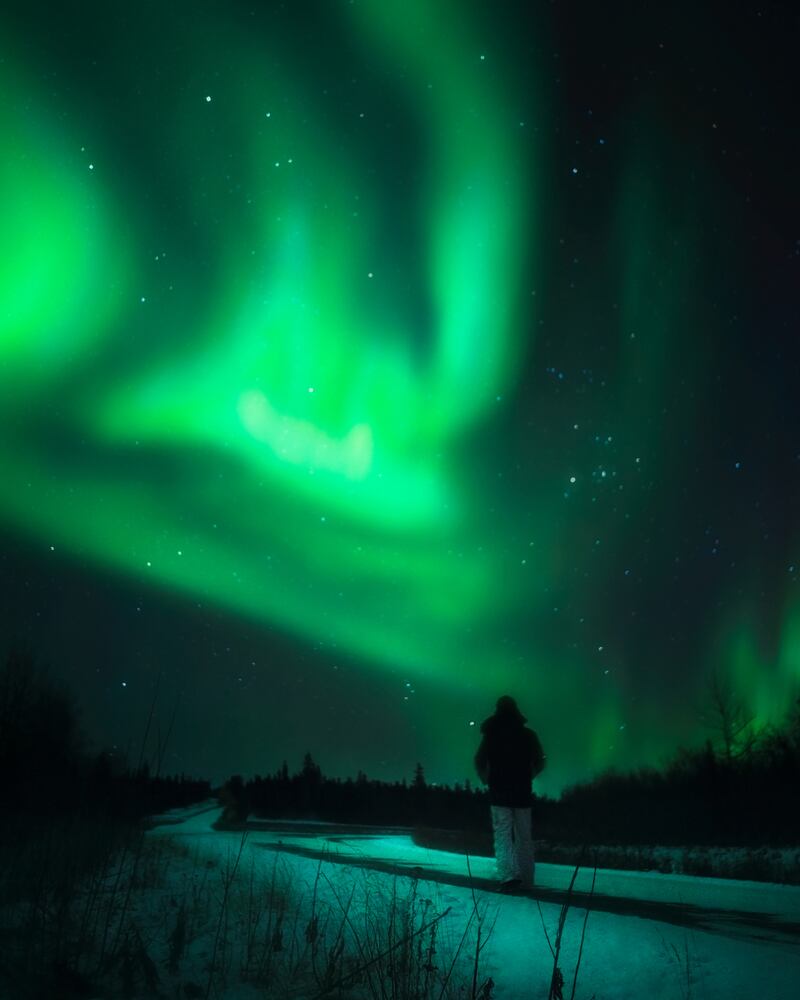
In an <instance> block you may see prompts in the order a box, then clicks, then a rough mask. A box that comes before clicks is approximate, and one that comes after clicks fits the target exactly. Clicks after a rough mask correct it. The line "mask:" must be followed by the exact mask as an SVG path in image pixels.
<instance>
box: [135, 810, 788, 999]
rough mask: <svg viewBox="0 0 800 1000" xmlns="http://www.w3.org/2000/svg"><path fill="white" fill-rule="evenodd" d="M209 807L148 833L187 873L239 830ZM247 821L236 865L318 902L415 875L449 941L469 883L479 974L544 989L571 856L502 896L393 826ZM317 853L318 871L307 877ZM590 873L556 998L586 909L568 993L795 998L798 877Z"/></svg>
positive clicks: (571, 917)
mask: <svg viewBox="0 0 800 1000" xmlns="http://www.w3.org/2000/svg"><path fill="white" fill-rule="evenodd" d="M218 815H219V810H216V809H210V810H207V811H201V812H197V811H195V812H194V813H193V814H192V815H181V814H177V815H172V816H171V817H169V820H168V825H164V826H159V827H157V828H155V829H154V830H153V831H152V832H151V833H150V834H149V835H148V836H150V837H154V838H155V837H158V838H167V839H168V840H169V841H172V842H173V843H174V844H175V845H183V847H184V848H188V850H184V851H183V855H184V856H185V857H186V858H188V857H189V856H191V859H192V860H191V864H192V866H193V871H196V870H197V868H198V865H200V867H202V865H203V864H205V863H209V862H210V863H215V864H217V865H218V866H219V868H220V870H223V869H224V868H225V867H226V866H227V869H228V870H230V866H231V859H232V858H234V857H235V856H236V854H237V852H238V851H239V848H240V844H241V834H239V833H235V832H219V831H215V830H213V829H212V824H213V823H214V821H215V820H216V819H217V817H218ZM254 827H257V828H253V829H250V830H249V832H248V837H247V840H246V842H245V845H244V848H243V850H242V855H241V860H240V868H239V871H240V873H244V872H250V873H251V876H249V877H252V873H261V874H262V875H263V876H264V877H268V875H269V872H271V871H274V870H276V867H277V864H278V863H279V864H280V866H281V871H282V872H284V873H285V875H286V877H287V878H288V881H289V884H290V885H291V886H292V888H293V890H294V891H295V892H296V893H297V894H298V895H299V896H302V898H303V899H304V900H306V901H310V899H311V897H312V894H313V892H314V886H315V882H316V883H317V900H318V902H324V901H327V902H329V903H330V904H331V905H335V901H336V897H337V896H338V897H339V899H341V898H346V897H347V896H348V895H349V893H350V892H351V890H353V889H354V887H355V886H356V885H358V886H359V887H361V888H362V889H365V892H360V893H358V894H357V895H355V896H354V899H369V898H371V899H373V900H375V899H387V898H390V896H391V892H392V885H393V884H394V883H395V882H396V881H397V882H399V883H403V884H406V885H410V884H411V883H412V881H413V880H414V879H416V880H417V888H418V892H419V894H420V895H421V896H422V897H424V898H426V899H430V900H431V911H430V912H431V913H441V912H443V911H444V910H446V909H447V908H448V907H450V911H449V913H448V914H447V916H445V917H444V918H443V920H442V921H441V925H442V939H441V940H442V943H444V940H445V937H446V936H447V935H450V938H451V939H452V940H458V938H459V937H460V935H461V933H462V931H463V928H464V926H465V925H466V923H467V921H468V920H469V916H470V914H471V912H472V911H473V907H474V901H473V890H474V891H475V894H476V895H475V899H476V900H477V901H478V902H479V904H480V906H481V907H482V908H484V907H485V927H489V926H490V925H492V924H493V925H494V926H493V931H492V934H491V938H490V939H489V942H488V944H487V945H486V948H485V950H484V951H483V953H482V956H481V960H482V962H481V980H483V979H485V978H486V977H487V976H491V977H492V979H493V980H494V983H495V988H494V993H493V994H492V996H493V997H494V998H496V1000H501V998H508V1000H519V998H521V997H543V998H546V997H547V992H548V986H549V982H550V977H551V974H552V969H553V957H552V954H551V945H552V944H553V943H554V940H555V937H556V931H557V926H558V921H559V915H560V913H561V911H562V906H563V904H564V902H565V900H566V899H567V891H566V890H567V888H568V886H569V883H570V879H571V878H572V874H573V870H572V869H571V868H567V867H565V866H560V865H549V864H539V865H538V866H537V870H536V882H537V885H536V888H535V889H534V891H533V892H532V893H530V894H520V895H517V896H512V897H506V896H501V895H498V894H497V893H495V892H493V891H492V888H493V886H494V881H493V866H492V862H491V861H490V860H487V859H485V858H474V859H470V862H469V864H470V869H471V872H470V871H469V870H468V868H467V860H466V859H465V858H464V857H463V856H460V855H457V854H451V853H448V852H444V851H436V850H430V849H428V848H424V847H419V846H417V845H415V844H413V843H412V841H411V839H410V836H409V834H408V833H404V832H401V831H396V830H395V831H386V832H375V831H370V830H367V829H366V828H363V827H360V828H359V827H346V826H336V825H334V824H323V823H314V824H307V823H289V822H277V821H276V822H274V823H272V822H270V823H259V824H254ZM320 859H322V869H321V870H323V871H324V873H325V879H324V880H319V879H318V878H317V874H318V870H319V865H320ZM185 863H188V862H185ZM171 873H172V874H171V878H172V879H175V880H177V881H178V882H180V880H181V879H185V878H187V877H188V873H187V872H186V871H183V872H182V869H181V865H180V864H174V865H173V866H172V867H171ZM239 877H240V878H241V877H244V876H243V875H241V874H240V876H239ZM592 877H593V872H591V871H589V870H581V872H580V873H579V875H578V878H577V880H576V882H575V886H574V889H575V892H574V893H573V897H572V900H571V905H570V909H569V912H568V915H567V918H566V923H565V926H564V932H563V938H562V948H561V956H560V958H559V963H558V964H559V967H560V968H561V970H562V971H563V974H564V979H565V982H566V986H565V990H564V996H565V997H569V996H570V994H571V990H572V981H573V971H574V968H575V964H576V961H577V958H578V950H579V947H580V941H581V930H582V927H583V923H584V920H585V919H586V918H587V913H588V920H587V923H586V935H585V940H584V944H583V953H582V958H581V965H580V973H579V977H578V984H577V988H576V991H575V997H576V998H581V1000H591V998H592V997H594V998H595V1000H622V998H627V997H630V998H634V997H635V998H637V1000H640V998H642V997H649V998H653V1000H660V998H663V1000H668V998H669V1000H673V998H675V1000H688V998H690V997H691V998H696V1000H701V998H705V1000H754V998H756V997H758V998H761V997H765V998H769V1000H795V998H796V997H797V995H798V987H797V984H798V983H800V948H798V944H800V887H796V886H780V885H771V884H763V883H756V882H737V881H733V880H721V879H711V878H696V877H691V876H681V875H662V874H657V873H635V872H618V871H605V870H598V872H597V876H596V881H595V886H594V891H593V893H592V892H591V882H592ZM398 891H399V890H398ZM350 916H351V919H352V920H353V922H354V924H356V925H357V923H358V919H359V915H358V914H357V913H356V912H355V911H351V914H350ZM143 917H144V915H143V914H140V919H143ZM198 940H200V939H198ZM199 947H200V946H199V945H198V948H199ZM192 956H193V953H192V952H191V950H189V951H188V952H187V957H186V960H185V962H189V963H191V962H192V960H194V961H196V962H197V963H198V968H197V971H196V975H194V976H192V975H191V970H189V971H188V973H187V970H186V969H185V968H184V970H183V975H184V977H186V976H187V974H188V977H189V978H190V979H194V980H196V981H199V982H203V981H204V975H205V976H206V978H207V974H204V973H203V971H202V963H203V962H205V963H206V964H207V961H208V958H207V955H205V954H203V953H201V951H200V950H197V949H196V951H195V953H194V959H193V957H192ZM184 964H185V963H184ZM218 995H220V996H225V997H231V998H238V997H248V998H249V997H255V996H258V993H257V992H256V991H255V989H254V987H252V986H250V985H246V986H245V985H242V986H237V985H236V984H235V983H232V982H230V981H229V985H228V986H227V987H226V988H225V991H224V992H222V993H220V994H218ZM297 995H298V996H299V995H300V994H297ZM347 995H348V996H353V997H355V996H357V995H358V994H357V992H349V993H348V994H347Z"/></svg>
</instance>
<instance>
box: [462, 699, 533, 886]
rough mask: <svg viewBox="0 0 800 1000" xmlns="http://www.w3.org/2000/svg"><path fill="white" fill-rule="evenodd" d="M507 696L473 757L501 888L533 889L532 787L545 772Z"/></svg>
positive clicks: (528, 732) (485, 726)
mask: <svg viewBox="0 0 800 1000" xmlns="http://www.w3.org/2000/svg"><path fill="white" fill-rule="evenodd" d="M527 721H528V720H527V719H526V718H525V716H524V715H523V714H522V712H520V710H519V709H518V708H517V703H516V702H515V701H514V699H513V698H511V697H510V696H509V695H503V697H502V698H499V699H498V701H497V710H496V711H495V713H494V715H491V716H489V718H488V719H486V721H485V722H483V723H482V725H481V733H482V735H483V739H482V740H481V745H480V746H479V747H478V752H477V753H476V754H475V769H476V770H477V772H478V777H479V778H480V779H481V781H482V782H483V783H484V784H488V785H489V802H490V803H491V809H492V829H493V831H494V855H495V860H496V863H497V877H498V878H499V879H500V881H501V883H502V888H505V889H511V888H515V887H517V886H522V887H523V888H530V887H531V886H532V885H533V876H534V858H533V834H532V832H531V782H532V781H533V779H534V778H535V777H536V775H537V774H539V773H540V772H541V771H542V769H543V768H544V762H545V757H544V753H543V751H542V745H541V743H540V742H539V737H538V736H537V735H536V733H535V732H534V731H533V730H532V729H528V728H527V727H526V725H525V723H526V722H527Z"/></svg>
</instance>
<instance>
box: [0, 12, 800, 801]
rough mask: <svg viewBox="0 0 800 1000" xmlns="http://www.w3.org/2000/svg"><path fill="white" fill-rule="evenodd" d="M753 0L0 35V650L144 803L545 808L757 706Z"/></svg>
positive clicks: (764, 641) (790, 430)
mask: <svg viewBox="0 0 800 1000" xmlns="http://www.w3.org/2000/svg"><path fill="white" fill-rule="evenodd" d="M799 28H800V24H799V23H798V14H797V7H796V4H795V3H793V2H787V3H785V4H777V3H762V4H730V3H722V2H721V0H720V2H716V0H715V2H707V3H700V4H698V3H696V2H692V3H684V2H677V3H671V4H646V3H641V2H636V3H633V2H631V3H617V4H611V5H606V4H598V3H593V2H592V3H589V2H586V3H566V2H560V3H550V2H547V3H545V2H541V3H539V2H507V3H503V2H498V0H350V2H347V0H325V2H323V0H296V2H288V0H287V2H286V3H274V2H255V0H252V2H248V3H245V2H239V0H235V2H233V0H227V2H224V3H223V2H218V3H209V2H193V3H182V2H176V3H168V4H167V3H163V2H145V3H136V4H132V3H122V2H120V3H117V2H114V3H111V4H108V3H102V4H101V3H94V2H85V3H81V4H66V3H50V4H47V3H32V2H30V0H26V2H24V3H23V2H21V0H5V2H4V4H3V8H2V13H0V205H2V209H1V210H0V245H2V248H3V252H2V257H0V427H2V431H1V432H0V559H1V560H2V562H1V563H0V566H1V567H2V587H3V592H2V618H1V619H0V627H1V628H2V632H1V636H2V640H3V644H4V647H5V648H6V649H7V648H8V647H10V646H11V645H12V644H13V643H16V644H17V645H23V646H26V647H27V648H29V649H31V650H32V651H33V652H34V653H35V654H36V655H37V657H38V658H39V659H40V660H42V661H43V662H45V663H47V664H49V666H50V669H51V672H52V673H53V675H55V676H56V677H64V678H65V679H66V680H67V681H68V683H69V686H70V688H71V689H72V690H73V692H74V693H75V696H76V700H77V702H78V704H79V705H80V708H81V713H82V720H83V725H84V728H85V730H86V732H87V734H88V735H89V737H90V739H91V740H92V746H93V747H94V748H95V749H99V748H102V747H109V748H111V747H115V748H116V750H117V752H118V753H120V754H123V753H125V752H126V750H127V749H128V748H129V747H130V748H132V749H131V752H132V754H133V756H134V757H135V756H136V755H137V754H138V748H139V744H140V742H141V738H142V734H143V730H144V727H145V724H146V719H147V713H148V710H149V706H150V703H151V701H152V699H153V697H154V692H155V688H156V685H157V684H158V685H159V687H158V697H157V708H156V716H157V718H158V720H159V723H160V725H161V731H162V734H163V732H165V731H166V728H167V727H168V725H169V720H170V717H171V716H172V714H173V712H174V713H175V724H174V729H173V731H172V734H171V737H170V744H169V748H168V753H167V762H166V766H167V769H168V770H170V771H180V770H185V771H187V772H190V773H194V774H198V775H202V776H208V777H211V778H212V779H215V780H216V779H219V778H222V777H224V776H226V775H227V774H230V773H232V772H239V773H244V774H245V775H250V774H254V773H257V772H260V773H266V772H270V771H273V770H275V769H276V768H277V767H278V766H279V765H280V763H281V761H282V760H283V758H284V757H285V758H287V759H288V760H289V764H290V767H291V768H292V769H294V768H296V767H298V766H299V764H300V758H301V756H302V754H303V753H304V752H305V751H306V750H310V751H311V753H312V754H313V755H314V757H315V759H316V760H317V761H318V762H319V763H320V764H321V766H322V769H323V771H324V772H325V773H327V774H339V775H342V776H344V775H347V774H353V775H354V774H355V772H356V771H357V770H358V769H359V768H361V769H363V770H365V771H366V772H367V773H368V774H369V775H370V776H371V777H379V778H387V779H399V778H401V777H402V776H404V775H405V776H406V777H409V778H410V777H411V774H412V771H413V767H414V764H415V763H416V762H417V761H421V762H422V763H423V764H424V766H425V769H426V774H427V776H428V779H429V780H433V781H441V782H445V781H446V782H453V781H458V780H463V779H464V778H465V777H466V776H468V775H471V772H472V766H471V758H472V754H473V753H474V750H475V747H476V744H477V740H478V733H477V725H476V724H479V723H480V721H481V720H482V719H483V718H485V717H486V715H488V714H489V713H490V712H491V710H492V708H493V705H494V701H495V700H496V698H497V697H498V696H499V695H501V694H506V693H509V694H512V695H515V696H516V697H517V699H518V701H519V703H520V706H521V707H522V709H523V711H524V712H525V714H526V715H527V716H528V717H529V720H530V724H531V725H533V727H534V728H535V729H537V731H538V732H539V734H540V736H541V739H542V742H543V744H544V746H545V750H546V752H547V753H548V756H549V766H548V770H547V772H546V776H544V777H543V779H542V780H541V781H540V782H539V785H540V787H541V788H542V790H544V791H547V792H550V793H556V792H558V790H559V789H560V788H561V787H563V785H564V784H565V783H569V782H573V781H575V780H578V779H581V778H588V777H590V776H591V774H593V773H594V772H596V771H597V770H599V769H602V768H605V767H608V766H615V767H622V768H624V767H632V766H638V765H640V764H645V763H653V764H658V763H659V762H661V761H663V760H665V759H666V758H667V757H668V756H669V755H670V754H671V753H672V752H673V751H674V750H675V749H676V748H677V747H678V746H679V745H681V744H685V745H688V744H696V743H698V742H700V741H702V740H703V739H705V737H706V735H707V730H706V729H704V728H703V722H702V718H701V717H702V710H703V707H704V703H705V700H706V691H707V686H708V682H709V678H710V677H711V675H712V673H713V672H714V671H718V672H720V674H721V675H722V676H723V677H725V678H726V679H727V681H728V682H729V683H730V684H731V685H732V687H733V688H734V689H735V690H736V691H738V692H739V693H740V694H741V696H742V697H743V698H745V699H746V700H747V702H748V703H749V704H750V705H751V706H752V709H753V711H754V712H756V714H757V718H758V720H759V722H761V723H765V722H768V721H770V720H773V721H777V720H779V719H780V718H781V717H782V715H783V713H784V712H785V710H786V708H787V707H788V705H789V704H790V702H791V699H792V698H793V697H794V696H796V694H797V691H798V686H800V583H799V582H798V577H799V576H800V526H798V517H797V509H798V501H799V500H800V491H799V490H798V486H800V404H798V375H800V365H798V361H800V347H799V346H798V318H799V315H798V312H799V311H798V290H799V289H800V218H798V215H799V214H800V213H798V204H800V198H798V189H797V183H798V176H799V172H798V166H799V164H798V156H797V152H796V147H797V146H798V144H799V140H798V116H797V109H796V98H797V76H796V52H797V41H798V29H799Z"/></svg>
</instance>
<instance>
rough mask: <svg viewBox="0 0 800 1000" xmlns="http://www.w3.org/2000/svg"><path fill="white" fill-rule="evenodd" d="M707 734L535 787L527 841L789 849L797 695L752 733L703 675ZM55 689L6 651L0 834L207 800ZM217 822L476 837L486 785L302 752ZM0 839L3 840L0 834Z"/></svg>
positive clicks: (241, 787)
mask: <svg viewBox="0 0 800 1000" xmlns="http://www.w3.org/2000/svg"><path fill="white" fill-rule="evenodd" d="M709 704H710V713H709V714H710V725H709V730H710V732H711V733H712V734H713V738H712V739H709V740H708V741H707V742H706V743H705V744H703V745H702V746H700V747H696V748H693V749H684V750H681V751H679V752H678V753H677V754H676V755H675V756H674V757H673V758H672V760H671V761H669V762H668V763H667V764H666V765H665V766H664V767H662V768H660V769H656V768H641V769H638V770H635V771H630V772H625V773H623V772H617V771H608V772H605V773H603V774H600V775H598V776H597V777H595V778H594V779H592V780H591V781H587V782H583V783H581V784H578V785H575V786H573V787H571V788H568V789H566V790H565V791H564V792H563V793H562V795H561V796H560V798H559V799H557V800H555V799H551V798H547V797H543V796H535V797H534V801H533V826H534V836H535V838H536V839H537V840H543V841H549V842H551V843H563V844H575V845H592V844H606V845H614V844H619V845H628V844H631V845H633V844H644V845H647V844H662V845H719V846H726V845H739V846H750V845H770V846H782V845H783V846H790V847H797V846H800V700H798V702H797V703H795V705H794V706H793V709H792V711H791V712H790V713H789V714H788V716H787V718H786V719H785V720H784V723H783V724H782V725H780V726H770V727H764V728H761V729H756V728H754V725H753V720H752V718H751V716H750V715H749V714H748V713H747V711H746V710H745V707H744V706H743V705H742V704H741V702H739V701H738V700H737V699H736V698H735V697H734V696H733V695H732V694H731V693H730V692H729V691H728V690H726V689H725V688H724V687H723V686H722V685H720V684H717V683H716V682H715V684H714V686H713V687H712V690H711V692H710V697H709ZM77 719H78V713H77V710H76V708H75V705H74V702H73V699H72V697H71V695H70V693H69V692H68V691H67V690H66V688H65V687H64V686H63V685H61V684H58V683H56V682H54V681H53V680H52V679H50V677H49V675H48V674H47V672H46V671H45V670H42V669H41V668H40V667H38V666H37V664H36V663H35V661H34V659H33V658H32V657H31V656H29V655H25V654H19V653H12V654H10V655H9V656H8V657H7V659H6V661H5V664H4V665H3V666H2V667H0V779H2V783H3V797H2V800H0V814H2V816H3V817H4V818H5V821H4V822H3V823H0V841H2V840H3V839H4V836H5V837H8V838H11V839H13V838H14V837H15V836H16V832H15V828H19V829H28V830H30V828H31V826H30V823H31V821H35V820H36V818H37V817H39V818H40V819H41V821H42V823H45V822H48V823H52V822H53V821H54V820H55V819H57V818H58V817H65V816H70V817H72V818H73V819H74V818H75V817H76V816H78V814H80V815H81V816H83V817H84V818H86V819H89V818H90V817H91V816H92V815H93V814H96V815H97V816H100V815H102V816H103V817H105V818H108V819H111V820H113V821H114V822H115V823H121V824H123V825H125V826H129V825H130V824H132V823H138V822H139V821H141V820H142V819H143V818H144V817H146V816H148V815H152V814H154V813H158V812H162V811H164V810H166V809H169V808H173V807H177V806H186V805H190V804H192V803H195V802H199V801H202V800H205V799H208V798H209V797H210V796H211V794H212V789H211V785H210V783H209V782H208V781H205V780H200V779H197V778H190V777H186V776H184V775H171V776H170V775H164V774H162V763H163V760H164V755H165V749H166V746H167V743H168V740H169V731H167V732H166V733H164V734H161V733H156V734H155V737H156V738H155V740H150V741H149V742H150V743H152V742H155V743H156V750H155V753H154V754H152V755H151V756H150V758H147V756H146V755H145V745H146V744H148V735H149V734H150V728H151V722H152V713H151V718H150V719H149V720H146V722H145V724H144V726H143V738H142V746H141V749H140V751H139V754H138V758H137V759H136V760H125V761H123V760H120V758H119V757H118V756H112V755H110V754H109V753H107V752H103V751H101V752H99V753H98V752H95V753H90V752H89V751H88V750H87V744H86V740H85V738H84V736H83V734H82V733H81V732H80V727H79V725H78V721H77ZM218 794H219V796H220V801H221V803H222V805H223V806H224V817H223V823H224V824H225V825H228V826H231V825H241V824H243V823H244V822H245V821H246V820H247V819H248V818H250V819H256V818H258V817H263V818H267V817H271V818H296V819H303V818H306V819H316V820H327V821H332V822H339V823H359V824H369V825H376V826H403V827H418V828H419V827H425V828H436V829H439V830H442V831H454V832H456V833H457V832H459V831H461V832H463V833H470V832H472V833H477V834H480V835H485V834H488V833H489V831H490V813H489V799H488V794H487V792H486V791H485V789H483V788H482V787H475V786H473V785H471V784H470V782H466V783H465V784H464V785H458V784H456V785H455V786H453V787H450V786H447V785H438V784H433V783H429V782H428V781H427V780H426V776H425V772H424V768H423V766H422V764H418V765H417V767H416V770H415V773H414V775H413V776H412V779H411V781H410V782H407V781H405V780H403V781H398V782H394V783H391V782H382V781H376V780H373V779H369V778H368V777H367V776H366V774H363V773H359V774H358V775H357V776H356V777H355V778H348V779H341V778H330V777H326V776H325V775H324V774H323V773H322V770H321V768H320V766H319V765H318V764H317V763H316V762H315V761H314V760H313V759H312V757H311V755H310V754H307V755H306V757H305V760H304V761H303V763H302V766H301V768H300V770H299V771H298V772H296V773H294V774H290V773H289V767H288V764H287V763H286V762H285V761H284V762H283V764H282V765H281V766H280V767H278V769H277V771H276V772H275V773H273V774H270V775H267V776H259V775H257V776H256V777H254V778H253V779H252V780H249V781H245V780H244V778H242V777H241V776H238V775H237V776H234V777H232V778H231V779H230V780H229V781H228V782H226V783H225V785H224V787H223V788H222V789H221V790H219V791H218ZM0 848H2V843H0Z"/></svg>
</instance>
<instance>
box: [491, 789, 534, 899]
mask: <svg viewBox="0 0 800 1000" xmlns="http://www.w3.org/2000/svg"><path fill="white" fill-rule="evenodd" d="M491 808H492V829H493V831H494V857H495V862H496V866H497V877H498V878H499V879H500V881H501V882H507V881H508V880H509V879H512V878H518V879H519V880H520V881H521V882H522V884H523V886H532V885H533V877H534V870H535V868H534V857H533V836H532V834H531V811H530V809H511V808H510V807H508V806H492V807H491Z"/></svg>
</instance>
